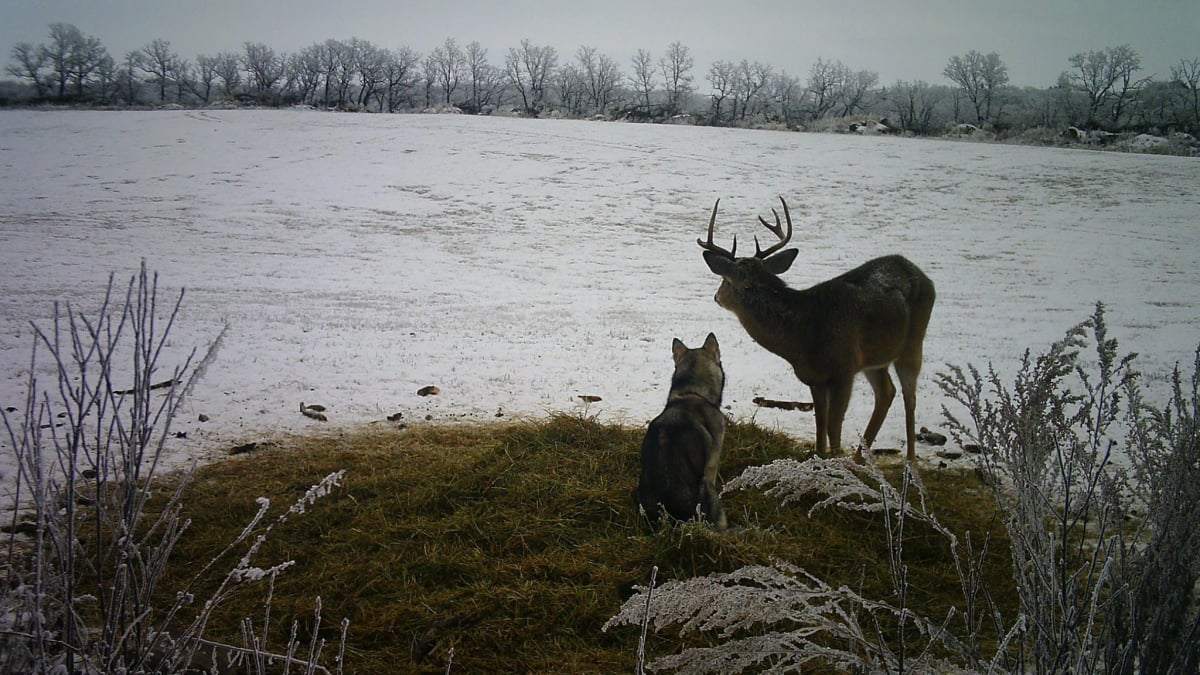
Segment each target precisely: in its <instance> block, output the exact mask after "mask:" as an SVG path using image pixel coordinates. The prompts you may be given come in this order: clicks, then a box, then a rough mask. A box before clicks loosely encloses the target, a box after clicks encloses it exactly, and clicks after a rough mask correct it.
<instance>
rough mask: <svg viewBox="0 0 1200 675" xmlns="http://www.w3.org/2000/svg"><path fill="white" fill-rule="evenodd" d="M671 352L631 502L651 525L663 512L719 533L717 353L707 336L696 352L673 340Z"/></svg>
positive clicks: (720, 378) (721, 374)
mask: <svg viewBox="0 0 1200 675" xmlns="http://www.w3.org/2000/svg"><path fill="white" fill-rule="evenodd" d="M671 352H672V354H673V355H674V358H675V374H674V375H673V376H672V377H671V392H670V393H669V394H668V395H667V407H666V409H664V410H663V411H662V414H660V415H659V416H658V417H655V418H654V419H653V420H652V421H651V422H650V426H649V428H647V429H646V437H645V439H643V440H642V473H641V477H640V478H639V479H638V487H637V491H636V492H635V493H634V500H635V501H636V502H637V504H638V506H640V507H641V509H642V511H643V512H644V513H645V514H646V517H647V518H649V520H650V522H651V523H652V524H657V523H658V522H659V520H660V519H661V518H662V516H663V513H664V511H665V513H666V514H667V515H668V516H670V517H671V518H673V519H675V520H677V521H678V520H691V519H693V518H696V517H697V516H700V517H702V518H703V519H704V520H707V521H708V522H709V523H711V524H712V525H713V526H714V527H716V528H717V530H718V531H724V530H725V528H726V523H725V512H724V510H723V509H722V508H721V501H720V499H718V494H717V488H716V485H715V480H716V477H717V464H718V462H720V460H721V443H722V441H724V439H725V414H724V413H722V412H721V393H722V391H723V390H724V389H725V371H724V369H722V368H721V349H720V346H719V345H718V344H717V338H716V336H715V335H713V334H712V333H709V334H708V338H707V339H706V340H705V341H704V346H702V347H700V348H699V349H688V347H687V345H685V344H683V343H682V342H680V341H679V339H678V338H676V339H675V341H674V342H673V343H672V345H671Z"/></svg>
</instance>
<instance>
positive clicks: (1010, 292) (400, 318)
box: [0, 110, 1200, 487]
mask: <svg viewBox="0 0 1200 675" xmlns="http://www.w3.org/2000/svg"><path fill="white" fill-rule="evenodd" d="M0 185H3V189H2V190H0V264H2V265H3V272H0V275H2V276H0V279H2V280H3V281H2V290H3V292H2V293H0V407H8V406H15V407H18V408H19V407H20V406H22V405H23V403H24V385H25V379H26V377H27V376H28V364H29V348H30V345H31V342H32V330H31V329H30V327H29V321H31V320H33V321H38V322H40V325H43V326H48V325H49V318H50V316H51V312H52V303H53V302H54V301H56V300H57V301H69V302H71V303H72V305H73V306H74V307H76V308H78V309H81V310H84V311H88V310H94V309H95V308H96V307H97V305H98V302H99V298H100V296H101V294H102V291H103V289H104V286H105V283H106V281H107V279H108V276H109V274H110V273H115V274H116V275H117V278H118V280H119V281H120V282H121V283H124V281H125V280H127V279H128V278H129V277H130V276H131V275H133V274H134V273H135V272H136V270H137V267H138V265H139V261H140V260H142V259H145V260H146V261H148V264H149V265H150V267H151V268H152V269H154V270H157V271H158V272H159V274H160V283H161V284H162V285H163V286H164V287H165V289H166V290H167V291H169V292H171V293H175V292H177V291H178V289H179V288H181V287H186V289H187V292H186V298H185V300H184V305H183V312H182V316H181V318H180V321H179V323H178V324H177V326H176V327H175V329H174V331H173V334H172V335H173V339H172V349H173V350H174V351H175V353H173V354H172V355H171V356H173V357H175V358H179V357H181V356H182V355H183V354H186V352H187V351H189V350H190V349H191V348H192V347H193V346H200V347H204V346H206V345H207V344H208V343H209V342H211V341H212V339H213V338H214V337H215V336H216V335H217V333H218V331H219V330H220V327H221V325H222V324H223V322H228V324H229V333H228V335H227V336H226V338H225V340H224V343H223V346H222V347H221V350H220V352H219V354H218V358H217V360H216V362H214V363H213V364H212V366H211V367H210V368H209V369H208V372H207V374H206V377H205V379H204V380H202V381H201V382H200V384H199V386H198V387H197V388H196V389H195V390H194V392H193V394H192V396H191V397H190V399H189V401H188V403H187V404H186V405H185V408H184V414H183V416H182V417H181V419H179V420H178V421H177V423H176V425H175V427H174V428H175V429H176V430H178V431H183V432H186V434H187V438H186V439H177V440H176V439H173V440H172V441H171V444H170V448H171V453H172V456H173V457H174V458H175V459H187V458H191V457H201V458H205V457H212V456H215V455H217V454H219V452H220V451H221V450H222V449H224V448H227V447H230V446H232V445H235V444H238V443H242V442H248V441H261V440H267V439H270V438H272V437H275V436H277V435H281V434H288V433H291V432H305V431H308V430H328V429H335V428H349V427H354V426H356V425H361V424H364V423H380V424H387V422H384V419H385V417H387V416H388V415H391V414H393V413H396V412H402V413H403V415H404V421H406V422H408V423H409V424H423V423H425V418H426V416H429V417H430V419H431V420H432V421H433V422H437V423H442V422H455V421H459V420H466V421H490V420H493V419H495V417H496V415H497V414H498V413H499V414H501V415H503V416H504V417H505V418H511V417H514V416H542V415H546V414H549V413H551V412H556V411H563V412H570V413H575V412H586V413H588V414H596V415H599V416H600V418H601V419H604V420H614V421H621V422H626V423H629V424H642V423H644V422H645V421H646V420H648V419H650V418H652V417H653V416H654V415H656V414H657V413H658V412H659V410H660V409H661V406H662V404H663V401H664V400H665V397H666V389H667V385H668V380H669V378H670V374H671V368H672V361H671V353H670V347H671V339H672V338H673V337H679V338H680V339H682V340H683V341H684V342H685V343H687V344H689V345H692V346H695V345H696V344H698V343H699V342H701V341H702V340H703V338H704V336H705V335H706V334H707V333H708V332H709V331H710V330H711V331H714V332H715V333H716V335H717V337H718V338H719V340H720V343H721V351H722V356H723V360H724V363H725V368H726V371H727V374H728V379H727V387H726V396H725V399H726V403H727V404H728V405H729V412H730V414H731V415H733V416H734V417H736V418H750V417H754V418H755V419H756V420H757V421H758V422H760V423H763V424H766V425H768V426H776V427H779V428H780V429H782V430H784V431H786V432H788V433H791V434H794V435H796V436H798V437H801V438H811V437H812V434H813V428H812V427H813V422H812V415H811V413H799V412H794V411H776V410H765V409H764V410H758V409H757V408H756V406H755V405H754V404H753V403H752V402H751V400H752V399H753V398H754V397H756V396H764V397H767V398H774V399H786V400H808V392H807V390H806V388H804V387H802V386H801V385H800V384H799V383H798V382H797V381H796V379H795V377H794V376H793V374H792V373H791V370H790V368H789V367H788V366H787V364H786V363H785V362H783V361H782V360H781V359H780V358H778V357H776V356H773V355H771V354H770V353H768V352H766V351H765V350H763V349H762V348H760V347H759V346H757V345H756V344H754V343H753V342H752V341H751V340H750V339H749V338H748V337H747V336H746V335H745V333H744V331H743V330H742V328H741V327H740V326H739V325H738V323H737V320H736V318H735V317H734V316H733V315H732V314H729V313H728V312H726V311H725V310H722V309H721V308H719V307H718V306H717V305H716V304H715V303H714V302H713V299H712V296H713V293H715V291H716V289H717V286H718V284H719V279H718V278H717V277H715V276H714V275H712V274H711V273H710V272H709V271H708V269H707V268H706V267H705V265H704V263H703V262H702V260H701V257H700V249H699V247H697V246H696V244H695V241H696V238H697V237H702V236H704V231H705V228H706V225H707V220H708V215H709V212H710V209H711V207H712V204H713V202H714V200H715V199H716V198H718V197H720V198H722V201H721V213H720V215H719V216H718V225H717V237H718V238H719V240H720V241H724V242H726V243H728V242H729V241H730V240H731V239H732V236H733V235H734V234H735V233H736V234H738V235H739V238H740V239H742V240H744V241H749V240H750V238H751V236H752V235H754V234H756V233H757V232H756V230H757V229H758V227H759V226H758V225H757V222H756V217H757V216H759V215H765V216H767V217H768V218H770V217H771V216H770V209H771V208H772V207H775V206H776V205H777V204H778V196H779V195H782V196H784V197H785V198H786V199H787V200H788V203H789V205H790V206H791V207H792V217H793V220H794V222H795V224H796V229H797V233H796V235H795V237H794V239H793V244H794V245H797V246H798V247H799V249H800V255H799V258H798V260H797V263H796V264H795V265H794V266H793V267H792V269H791V270H790V271H789V272H788V273H787V274H786V275H785V277H784V278H785V280H786V281H787V282H788V283H789V284H791V285H793V286H807V285H811V284H813V283H816V282H818V281H820V280H823V279H826V278H829V277H831V276H834V275H836V274H838V273H840V272H842V271H845V270H847V269H849V268H851V267H853V266H855V265H858V264H859V263H861V262H863V261H865V260H867V259H869V258H871V257H874V256H877V255H883V254H888V253H901V254H903V255H905V256H907V257H908V258H909V259H911V260H913V261H914V262H916V263H917V264H918V265H919V266H920V267H921V268H922V269H924V270H925V272H926V273H927V274H928V275H929V276H930V277H931V278H932V279H933V280H934V282H935V283H936V284H937V289H938V300H937V304H936V306H935V307H934V312H933V318H932V321H931V323H930V327H929V334H928V337H927V338H926V341H925V362H926V365H925V370H924V372H923V373H922V376H921V390H920V393H919V403H918V415H917V419H918V424H919V425H925V426H929V427H933V428H936V427H938V426H939V424H940V423H941V414H940V409H941V405H942V403H943V400H942V397H941V395H940V392H939V391H938V390H937V389H936V388H935V387H934V386H933V384H932V375H933V374H934V373H935V372H937V371H938V370H941V369H944V367H945V364H947V363H955V364H959V365H963V364H966V363H974V364H976V365H978V366H981V367H983V366H986V364H987V363H988V362H989V361H993V362H995V363H996V365H997V367H998V369H1000V370H1001V371H1002V372H1007V371H1011V370H1012V368H1013V366H1014V364H1015V361H1016V360H1017V359H1018V358H1019V357H1020V355H1021V353H1022V352H1023V350H1024V349H1025V348H1026V347H1032V348H1033V349H1034V350H1035V351H1040V350H1043V349H1044V348H1045V347H1046V346H1047V345H1048V344H1049V342H1050V341H1052V340H1055V339H1057V338H1059V337H1061V336H1062V334H1063V332H1064V331H1065V330H1066V329H1067V328H1069V327H1070V326H1072V325H1074V324H1075V323H1077V322H1079V321H1081V320H1083V319H1085V318H1086V317H1087V316H1089V314H1090V313H1091V310H1092V306H1093V303H1094V302H1095V301H1097V300H1103V301H1104V302H1105V303H1107V305H1108V307H1109V310H1110V311H1109V315H1108V316H1109V322H1110V328H1111V332H1112V334H1113V335H1114V336H1115V337H1118V338H1119V339H1120V340H1121V341H1122V345H1123V347H1124V348H1125V349H1126V350H1134V351H1138V352H1140V353H1141V354H1142V356H1141V357H1140V358H1139V363H1140V364H1141V367H1142V369H1143V370H1145V371H1148V372H1151V373H1159V374H1161V373H1165V372H1166V371H1168V370H1169V369H1170V368H1171V367H1172V366H1173V365H1174V364H1175V363H1176V362H1177V361H1183V362H1184V363H1185V365H1186V364H1189V363H1190V359H1191V356H1192V353H1193V350H1194V349H1195V347H1196V344H1197V341H1198V339H1200V326H1198V325H1197V317H1198V313H1197V305H1198V300H1197V295H1198V294H1197V288H1198V287H1200V264H1198V262H1200V261H1198V258H1200V227H1198V224H1200V223H1198V221H1197V214H1198V213H1200V190H1197V189H1196V186H1197V185H1200V161H1197V160H1195V159H1188V158H1177V157H1163V156H1147V155H1131V154H1117V153H1098V152H1089V151H1072V150H1061V149H1045V148H1029V147H1016V146H1007V145H993V144H982V143H971V142H948V141H927V140H914V139H904V138H894V137H887V136H867V137H862V136H858V135H849V136H848V135H817V134H795V133H784V132H774V131H744V130H729V129H714V128H698V127H690V126H674V125H666V126H663V125H635V124H624V123H605V122H587V121H566V120H525V119H513V118H498V117H497V118H490V117H474V116H466V115H351V114H333V113H324V112H316V111H304V110H284V111H280V110H274V111H266V110H264V111H245V110H224V111H215V110H212V111H182V110H175V111H147V112H86V111H5V112H0ZM425 385H436V386H437V387H439V389H440V390H441V394H440V395H438V396H429V397H421V396H418V395H417V393H416V392H417V390H418V389H419V388H421V387H423V386H425ZM581 395H593V396H599V397H601V399H602V400H601V401H599V402H593V403H585V402H583V401H582V400H580V399H579V398H578V397H579V396H581ZM301 401H303V402H305V403H308V404H313V403H320V404H322V405H324V406H326V407H327V408H328V410H327V412H326V415H327V416H328V417H329V422H326V423H321V422H318V421H314V420H311V419H309V418H307V417H305V416H303V415H301V414H300V412H299V410H298V408H299V404H300V402H301ZM870 408H871V396H870V394H869V389H868V388H867V387H865V386H863V384H862V383H861V382H860V383H859V385H858V387H857V391H856V393H855V396H854V398H853V400H852V402H851V409H850V411H849V414H848V418H847V423H846V428H845V432H844V437H845V438H847V439H851V440H853V439H855V438H856V437H857V436H858V435H859V434H860V433H861V432H862V430H863V427H864V426H865V423H866V419H867V418H868V417H869V414H870ZM900 408H901V406H900V403H899V400H897V402H896V405H895V406H894V408H893V410H892V412H891V414H890V415H889V417H888V420H887V423H886V424H885V426H884V429H883V431H882V433H881V435H880V439H879V441H878V443H877V445H884V446H888V445H890V446H893V447H899V446H900V445H902V442H903V440H902V439H903V413H902V411H901V409H900ZM201 414H203V415H206V416H207V417H208V421H206V422H200V421H199V416H200V415H201ZM631 451H633V450H632V449H631ZM918 451H919V454H921V455H923V456H925V457H929V456H931V451H930V450H929V449H928V448H918ZM0 473H2V474H3V475H4V481H9V480H11V478H12V459H11V456H10V455H9V454H7V453H5V454H4V455H3V459H0ZM3 484H4V482H3V481H0V487H3Z"/></svg>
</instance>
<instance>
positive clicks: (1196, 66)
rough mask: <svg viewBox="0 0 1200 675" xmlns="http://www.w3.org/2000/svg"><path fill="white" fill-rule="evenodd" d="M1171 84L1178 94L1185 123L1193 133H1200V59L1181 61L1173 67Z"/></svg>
mask: <svg viewBox="0 0 1200 675" xmlns="http://www.w3.org/2000/svg"><path fill="white" fill-rule="evenodd" d="M1171 83H1172V85H1173V87H1174V89H1175V90H1176V91H1177V92H1178V93H1177V96H1178V98H1179V101H1180V104H1181V107H1182V108H1183V111H1184V115H1183V121H1184V123H1185V124H1186V126H1188V127H1190V128H1191V131H1192V133H1200V59H1191V60H1190V61H1189V60H1186V59H1179V65H1177V66H1172V67H1171Z"/></svg>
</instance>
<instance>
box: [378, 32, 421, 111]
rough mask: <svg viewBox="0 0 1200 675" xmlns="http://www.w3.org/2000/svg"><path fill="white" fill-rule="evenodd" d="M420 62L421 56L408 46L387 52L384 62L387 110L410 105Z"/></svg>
mask: <svg viewBox="0 0 1200 675" xmlns="http://www.w3.org/2000/svg"><path fill="white" fill-rule="evenodd" d="M420 63H421V56H420V55H419V54H417V53H416V52H414V51H413V50H411V49H409V48H408V47H401V48H399V49H397V50H395V51H392V52H390V53H389V55H388V59H387V61H386V62H385V64H384V81H385V83H386V84H385V87H386V93H385V94H384V100H385V102H386V107H387V111H388V112H395V111H396V110H397V109H398V108H399V107H400V106H401V105H402V104H408V105H412V91H413V89H415V88H416V86H417V71H418V68H419V64H420Z"/></svg>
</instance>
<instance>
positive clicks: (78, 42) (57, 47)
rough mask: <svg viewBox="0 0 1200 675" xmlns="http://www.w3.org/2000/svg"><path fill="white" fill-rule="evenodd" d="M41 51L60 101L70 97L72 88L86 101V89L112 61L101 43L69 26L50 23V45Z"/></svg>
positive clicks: (73, 91) (75, 93) (77, 96)
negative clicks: (108, 62) (69, 88)
mask: <svg viewBox="0 0 1200 675" xmlns="http://www.w3.org/2000/svg"><path fill="white" fill-rule="evenodd" d="M41 50H42V57H43V58H44V60H45V63H46V64H47V65H48V66H49V68H50V70H51V74H52V77H53V78H54V79H53V81H54V83H55V85H56V89H57V91H56V95H57V96H58V97H59V98H65V97H66V96H67V95H68V86H69V85H70V87H71V89H72V91H70V92H69V93H70V95H71V96H74V97H76V98H83V96H84V89H85V88H86V86H87V85H88V84H90V83H91V82H92V79H93V76H94V75H95V74H96V72H97V71H98V70H99V69H100V67H101V66H102V65H104V63H105V59H111V57H110V56H108V51H107V50H106V49H104V46H103V45H102V44H100V40H98V39H97V38H94V37H92V36H90V35H84V34H83V33H81V32H80V31H79V29H78V28H76V27H75V26H73V25H71V24H69V23H52V24H50V44H49V45H46V46H43V47H42V48H41Z"/></svg>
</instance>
